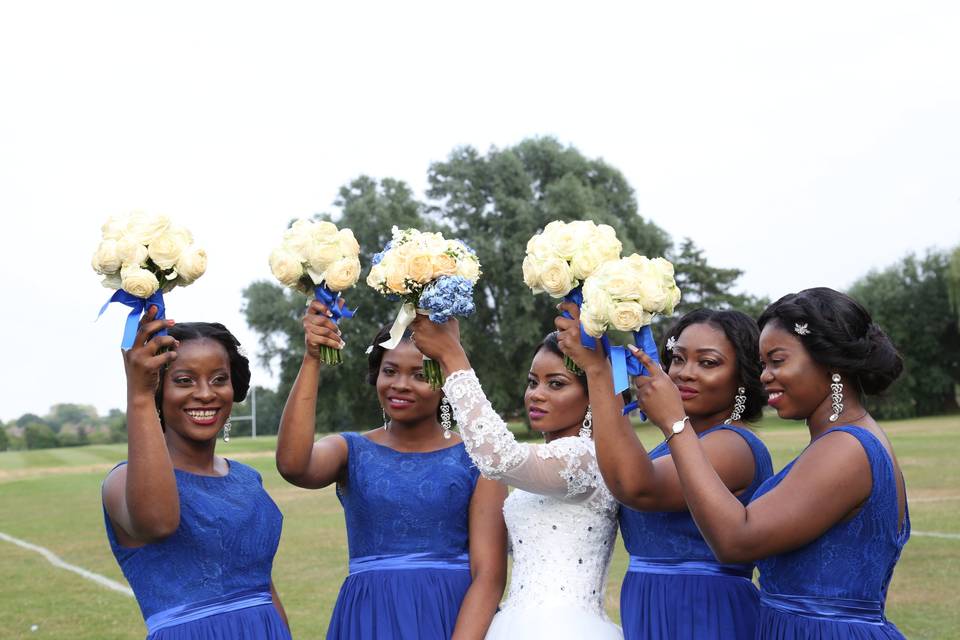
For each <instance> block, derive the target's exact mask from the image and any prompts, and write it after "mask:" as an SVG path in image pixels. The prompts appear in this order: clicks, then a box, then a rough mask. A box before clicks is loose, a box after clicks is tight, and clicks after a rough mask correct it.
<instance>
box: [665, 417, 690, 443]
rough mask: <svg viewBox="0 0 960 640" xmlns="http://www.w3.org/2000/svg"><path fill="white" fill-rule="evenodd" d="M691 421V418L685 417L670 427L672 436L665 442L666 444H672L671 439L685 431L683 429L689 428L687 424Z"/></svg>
mask: <svg viewBox="0 0 960 640" xmlns="http://www.w3.org/2000/svg"><path fill="white" fill-rule="evenodd" d="M689 421H690V418H688V417H687V416H683V419H682V420H677V421H676V422H674V423H673V425H671V427H670V435H668V436H667V439H666V440H664V442H670V438H672V437H673V436H675V435H677V434H678V433H680V432H681V431H683V428H684V427H686V426H687V422H689Z"/></svg>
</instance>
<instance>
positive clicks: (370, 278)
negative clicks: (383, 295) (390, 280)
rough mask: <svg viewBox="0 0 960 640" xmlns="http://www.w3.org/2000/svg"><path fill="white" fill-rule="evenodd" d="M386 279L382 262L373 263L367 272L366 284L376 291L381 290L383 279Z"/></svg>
mask: <svg viewBox="0 0 960 640" xmlns="http://www.w3.org/2000/svg"><path fill="white" fill-rule="evenodd" d="M386 279H387V276H386V273H385V272H384V269H383V263H382V262H381V263H379V264H375V265H373V266H372V267H370V273H368V274H367V285H369V286H371V287H373V288H374V289H376V290H377V291H380V290H382V288H383V286H384V281H385V280H386Z"/></svg>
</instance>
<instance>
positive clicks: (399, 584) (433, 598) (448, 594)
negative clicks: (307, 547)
mask: <svg viewBox="0 0 960 640" xmlns="http://www.w3.org/2000/svg"><path fill="white" fill-rule="evenodd" d="M471 582H472V577H471V575H470V570H469V569H460V570H450V569H423V568H421V569H405V570H384V571H363V572H361V573H355V574H352V575H350V576H347V579H346V580H345V581H344V583H343V586H342V587H341V588H340V595H339V596H338V597H337V604H336V606H335V607H334V610H333V615H332V616H331V618H330V628H329V629H328V631H327V640H387V639H390V640H448V639H449V638H450V636H451V635H453V629H454V627H455V626H456V624H457V615H458V614H459V613H460V604H461V603H462V602H463V598H464V596H466V594H467V589H469V588H470V584H471Z"/></svg>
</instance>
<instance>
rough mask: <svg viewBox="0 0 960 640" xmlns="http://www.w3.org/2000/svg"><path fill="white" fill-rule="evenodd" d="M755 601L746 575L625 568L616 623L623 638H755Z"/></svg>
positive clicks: (756, 597)
mask: <svg viewBox="0 0 960 640" xmlns="http://www.w3.org/2000/svg"><path fill="white" fill-rule="evenodd" d="M759 606H760V605H759V592H758V590H757V588H756V587H755V586H754V585H753V583H752V582H750V581H749V580H747V579H746V578H740V577H733V576H700V575H670V574H662V573H641V572H634V571H629V572H627V575H626V577H625V578H624V580H623V588H622V589H621V591H620V623H621V624H622V625H623V635H624V637H625V638H626V640H641V639H643V640H711V639H715V640H719V639H721V638H722V639H723V640H753V639H754V634H755V632H756V627H757V618H758V614H759V611H758V609H759ZM764 637H766V636H764Z"/></svg>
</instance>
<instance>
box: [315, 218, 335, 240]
mask: <svg viewBox="0 0 960 640" xmlns="http://www.w3.org/2000/svg"><path fill="white" fill-rule="evenodd" d="M337 233H338V232H337V225H335V224H333V223H332V222H329V221H327V220H319V221H317V222H314V223H313V228H312V229H311V235H312V236H313V238H314V241H317V240H321V241H326V240H329V239H330V238H333V237H335V236H336V235H337Z"/></svg>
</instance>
